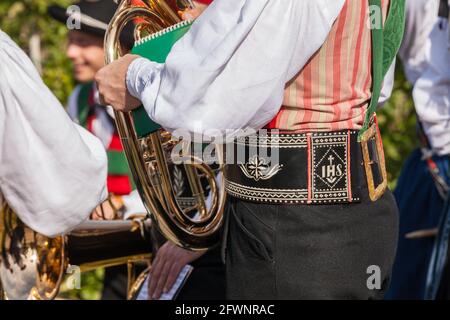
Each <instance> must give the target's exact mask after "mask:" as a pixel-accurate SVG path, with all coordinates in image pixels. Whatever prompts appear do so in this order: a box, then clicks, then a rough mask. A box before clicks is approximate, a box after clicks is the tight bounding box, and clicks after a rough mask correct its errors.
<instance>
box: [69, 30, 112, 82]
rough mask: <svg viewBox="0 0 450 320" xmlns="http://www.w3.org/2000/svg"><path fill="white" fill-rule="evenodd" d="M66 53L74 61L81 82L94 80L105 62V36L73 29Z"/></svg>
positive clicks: (75, 71)
mask: <svg viewBox="0 0 450 320" xmlns="http://www.w3.org/2000/svg"><path fill="white" fill-rule="evenodd" d="M66 54H67V57H68V58H69V59H70V60H71V61H72V63H73V74H74V76H75V79H76V80H77V81H79V82H89V81H92V80H94V76H95V74H96V73H97V71H98V70H100V69H101V68H102V67H103V65H104V63H105V61H104V51H103V38H102V37H98V36H94V35H90V34H88V33H85V32H81V31H78V30H71V31H69V41H68V44H67V50H66Z"/></svg>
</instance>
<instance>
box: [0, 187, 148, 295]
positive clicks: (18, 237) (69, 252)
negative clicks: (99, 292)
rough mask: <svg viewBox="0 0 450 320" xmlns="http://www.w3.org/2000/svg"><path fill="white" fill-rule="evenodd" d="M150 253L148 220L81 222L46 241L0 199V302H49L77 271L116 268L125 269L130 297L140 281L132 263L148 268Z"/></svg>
mask: <svg viewBox="0 0 450 320" xmlns="http://www.w3.org/2000/svg"><path fill="white" fill-rule="evenodd" d="M0 197H1V196H0ZM151 251H152V241H151V235H150V221H149V220H135V221H123V220H117V221H87V222H86V223H83V224H82V225H80V226H79V227H77V228H76V229H75V230H73V231H72V232H70V233H69V234H67V235H63V236H58V237H55V238H48V237H46V236H44V235H42V234H39V233H37V232H35V231H33V230H32V229H30V228H29V227H27V226H26V225H25V224H24V223H23V222H22V221H21V220H20V219H19V218H18V216H17V215H16V214H15V213H14V211H13V210H12V209H11V208H10V207H9V205H8V204H7V203H6V201H4V202H3V203H1V198H0V300H2V299H11V300H25V299H30V300H52V299H54V298H55V297H56V296H57V294H58V293H59V290H60V287H61V283H62V281H63V279H64V277H65V276H68V277H70V278H69V280H73V282H74V283H72V284H71V286H73V287H74V288H75V287H77V285H79V284H80V283H79V280H80V278H79V275H80V273H81V272H85V271H90V270H94V269H96V268H100V267H103V268H107V267H112V266H117V265H122V264H126V265H127V266H128V297H129V298H132V295H134V294H135V291H136V288H138V287H140V285H141V283H142V281H143V279H142V276H141V277H138V278H137V279H136V277H135V274H134V265H135V264H144V265H149V263H150V258H151ZM147 272H148V270H147Z"/></svg>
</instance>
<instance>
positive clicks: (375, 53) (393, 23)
mask: <svg viewBox="0 0 450 320" xmlns="http://www.w3.org/2000/svg"><path fill="white" fill-rule="evenodd" d="M369 4H370V6H371V8H370V11H371V14H372V13H373V10H374V9H376V10H377V12H380V13H381V12H382V7H381V0H369ZM404 30H405V0H390V8H389V13H388V17H387V20H386V22H385V24H384V28H372V98H371V100H370V103H369V109H368V110H367V114H366V119H365V121H364V125H363V127H362V129H361V131H360V132H359V137H358V139H360V138H361V136H362V134H363V133H364V132H365V131H366V130H367V129H368V128H369V126H370V124H371V121H372V118H373V115H374V113H375V111H376V109H377V106H378V100H379V99H380V95H381V89H382V84H383V79H384V77H385V76H386V73H387V71H388V70H389V67H390V66H391V64H392V62H393V61H394V59H395V57H396V55H397V52H398V50H399V49H400V45H401V43H402V39H403V32H404Z"/></svg>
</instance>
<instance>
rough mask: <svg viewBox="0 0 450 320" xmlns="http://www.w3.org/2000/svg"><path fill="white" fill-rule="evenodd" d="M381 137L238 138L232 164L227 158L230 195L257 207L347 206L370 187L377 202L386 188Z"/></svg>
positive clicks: (277, 135) (271, 133) (342, 133)
mask: <svg viewBox="0 0 450 320" xmlns="http://www.w3.org/2000/svg"><path fill="white" fill-rule="evenodd" d="M375 126H376V124H375ZM376 128H377V127H376ZM376 132H378V131H377V130H376ZM377 136H378V135H371V136H370V137H369V138H367V139H366V140H364V141H363V142H358V132H357V131H349V130H347V131H338V132H323V133H321V132H315V133H300V134H283V133H277V132H274V131H269V132H267V133H264V134H257V135H252V136H247V137H239V138H238V139H237V140H236V141H235V142H234V146H233V147H234V148H233V155H232V158H233V159H230V156H229V155H227V161H226V163H227V165H226V166H225V177H226V183H225V187H226V190H227V192H228V194H229V195H231V196H233V197H236V198H240V199H243V200H247V201H252V202H261V203H273V204H277V203H278V204H342V203H352V202H360V201H361V198H360V196H361V192H362V189H363V188H365V189H369V192H370V190H372V193H373V194H372V196H371V199H372V200H373V201H375V200H376V199H378V198H379V197H380V196H381V195H382V193H384V190H385V189H386V188H385V184H386V181H385V177H386V174H385V167H384V155H383V154H380V150H381V153H382V148H379V147H377V144H378V142H379V141H378V138H376V137H377ZM375 138H376V139H375ZM229 150H230V149H229V148H227V152H229ZM364 150H365V151H364ZM364 154H365V156H364ZM365 158H366V159H367V161H366V162H367V163H366V164H365V161H364V159H365ZM230 163H232V164H230ZM367 171H370V173H369V174H367ZM383 171H384V173H383ZM369 176H371V181H368V180H367V177H369ZM383 177H384V178H383ZM381 185H384V187H380V186H381ZM370 186H372V188H370ZM375 186H377V187H375ZM368 187H369V188H368Z"/></svg>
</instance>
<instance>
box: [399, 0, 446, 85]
mask: <svg viewBox="0 0 450 320" xmlns="http://www.w3.org/2000/svg"><path fill="white" fill-rule="evenodd" d="M438 9H439V0H414V1H412V0H411V1H406V21H405V33H404V36H403V40H402V45H401V47H400V50H399V56H400V58H401V59H402V62H403V65H404V70H405V73H406V76H407V78H408V81H409V82H411V83H412V84H413V85H414V84H415V83H416V81H417V79H418V78H419V77H420V75H421V74H422V73H423V72H424V70H425V68H426V65H427V51H428V43H429V37H430V33H431V31H432V30H433V27H434V25H435V23H436V21H437V13H438Z"/></svg>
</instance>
